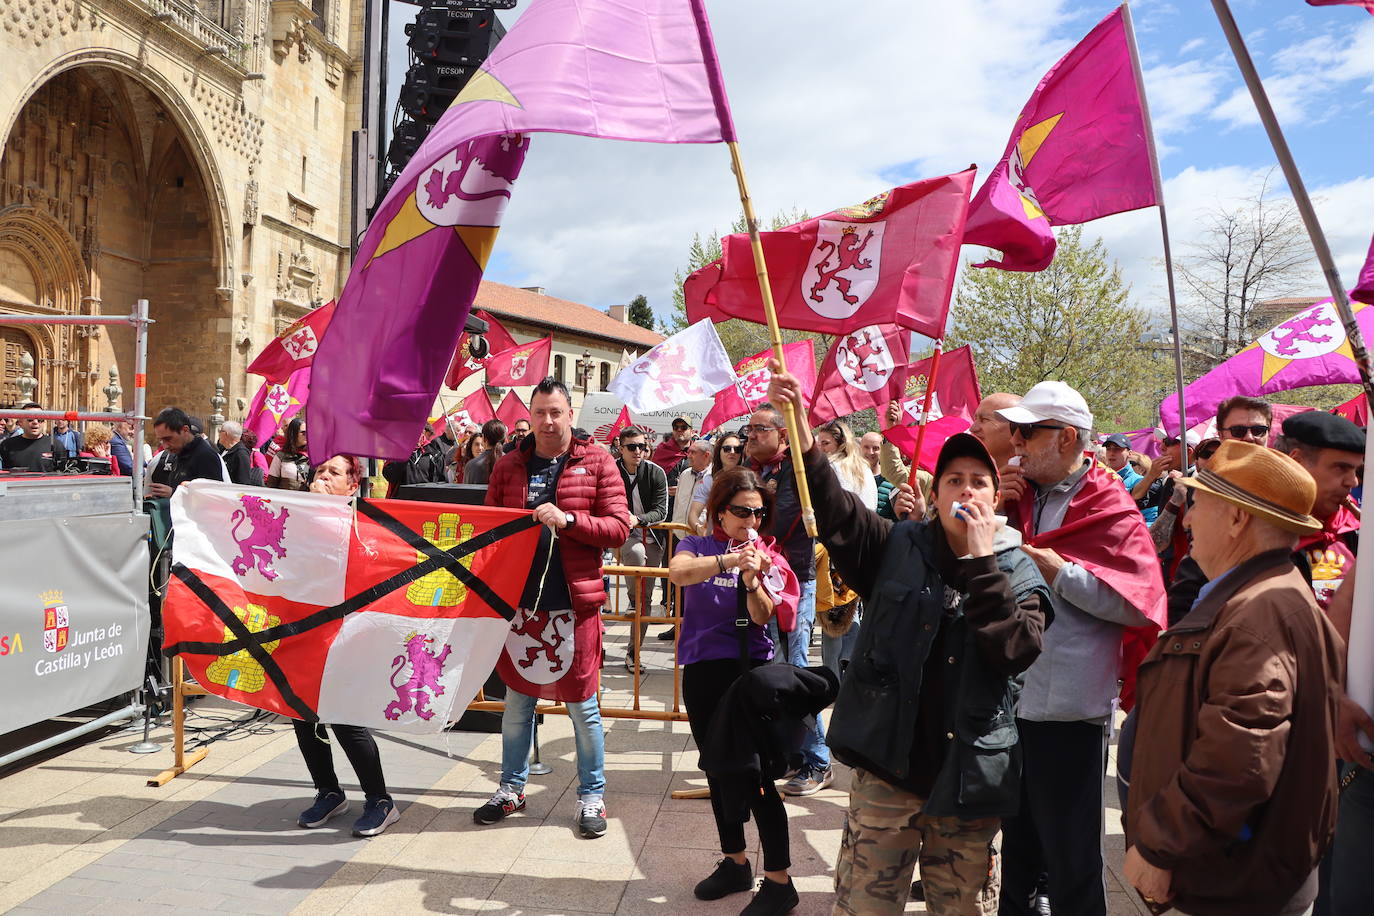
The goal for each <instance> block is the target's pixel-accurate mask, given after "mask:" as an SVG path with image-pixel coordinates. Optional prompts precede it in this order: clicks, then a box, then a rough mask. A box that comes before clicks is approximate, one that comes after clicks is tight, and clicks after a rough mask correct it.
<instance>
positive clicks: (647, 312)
mask: <svg viewBox="0 0 1374 916" xmlns="http://www.w3.org/2000/svg"><path fill="white" fill-rule="evenodd" d="M627 317H628V318H629V319H630V324H637V325H639V326H640V327H641V328H645V329H647V330H650V331H652V330H653V329H654V310H653V309H652V308H651V307H650V306H649V298H648V297H647V296H645V295H644V294H643V293H640V294H639V295H638V296H635V297H634V298H633V299H631V300H630V309H629V313H628V315H627Z"/></svg>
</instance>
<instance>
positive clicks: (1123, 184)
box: [964, 8, 1159, 270]
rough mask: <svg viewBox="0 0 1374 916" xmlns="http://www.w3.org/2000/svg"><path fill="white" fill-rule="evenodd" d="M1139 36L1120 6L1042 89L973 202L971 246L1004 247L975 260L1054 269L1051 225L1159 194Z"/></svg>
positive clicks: (1153, 199)
mask: <svg viewBox="0 0 1374 916" xmlns="http://www.w3.org/2000/svg"><path fill="white" fill-rule="evenodd" d="M1131 43H1132V37H1131V35H1130V33H1129V31H1128V30H1127V28H1126V20H1125V17H1124V15H1123V13H1122V8H1117V10H1116V11H1115V12H1113V13H1112V14H1111V15H1109V16H1108V17H1107V18H1106V19H1103V20H1102V21H1101V22H1099V23H1098V24H1097V26H1096V28H1094V29H1093V30H1092V31H1091V32H1089V33H1088V35H1087V37H1086V38H1084V39H1083V40H1082V41H1080V42H1079V43H1078V44H1077V45H1076V46H1075V47H1074V48H1073V50H1071V51H1069V53H1068V54H1065V55H1064V57H1063V58H1062V59H1061V60H1060V61H1059V63H1057V64H1055V65H1054V67H1053V68H1052V69H1051V70H1050V72H1049V73H1047V74H1045V78H1044V79H1042V80H1041V81H1040V85H1039V86H1036V87H1035V92H1033V93H1031V97H1030V100H1029V101H1027V102H1026V107H1024V108H1022V109H1021V116H1020V117H1019V118H1017V119H1016V126H1015V127H1014V128H1012V132H1011V140H1010V142H1008V143H1007V149H1006V152H1004V153H1003V154H1002V161H1001V162H999V163H997V166H996V167H995V168H994V169H993V170H992V172H991V173H990V174H989V175H988V179H987V181H985V182H983V186H982V187H981V188H979V189H978V193H977V194H976V195H974V197H973V202H972V203H971V204H969V208H968V223H967V225H966V226H965V228H964V244H965V245H987V246H988V247H989V248H996V249H997V250H998V251H1000V252H1002V259H1001V260H1000V261H997V260H989V261H985V262H983V263H982V264H977V265H975V266H977V267H1000V268H1002V269H1003V270H1044V269H1045V268H1046V267H1048V266H1049V264H1050V261H1052V260H1053V259H1054V250H1055V240H1054V233H1053V232H1052V231H1051V230H1050V227H1051V226H1066V225H1071V224H1074V223H1086V222H1088V221H1089V220H1094V219H1098V218H1100V217H1103V216H1110V215H1111V214H1113V213H1121V212H1123V211H1125V210H1138V209H1140V208H1141V207H1153V206H1154V205H1155V204H1157V203H1158V202H1159V191H1158V189H1157V188H1156V187H1155V180H1154V171H1153V166H1152V165H1151V157H1152V156H1153V155H1154V151H1153V150H1152V148H1151V144H1150V140H1149V132H1148V131H1147V130H1146V129H1145V108H1144V104H1143V102H1142V97H1143V92H1142V90H1141V87H1140V85H1139V84H1138V83H1137V82H1136V77H1135V68H1134V67H1133V66H1132V63H1131Z"/></svg>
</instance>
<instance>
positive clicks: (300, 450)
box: [267, 417, 310, 490]
mask: <svg viewBox="0 0 1374 916" xmlns="http://www.w3.org/2000/svg"><path fill="white" fill-rule="evenodd" d="M306 449H307V444H306V441H305V421H304V420H302V419H301V418H300V417H296V418H295V419H294V420H292V421H291V422H290V423H288V424H286V444H285V445H283V446H282V447H281V451H279V452H277V454H275V455H273V456H272V465H271V467H270V468H269V469H268V471H267V485H268V486H269V487H272V488H273V489H275V490H305V489H307V488H309V486H310V456H309V455H308V454H306Z"/></svg>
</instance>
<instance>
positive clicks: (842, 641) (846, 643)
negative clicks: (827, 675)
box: [821, 615, 860, 677]
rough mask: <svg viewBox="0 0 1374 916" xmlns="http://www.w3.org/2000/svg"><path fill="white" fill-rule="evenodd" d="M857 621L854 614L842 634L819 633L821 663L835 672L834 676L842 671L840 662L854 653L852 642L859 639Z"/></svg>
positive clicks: (847, 659)
mask: <svg viewBox="0 0 1374 916" xmlns="http://www.w3.org/2000/svg"><path fill="white" fill-rule="evenodd" d="M859 623H860V621H859V618H858V616H857V615H855V617H854V623H853V624H852V625H851V626H850V627H849V632H848V633H846V634H844V635H843V636H839V637H835V636H827V635H825V634H824V633H822V634H821V664H822V665H825V667H827V668H829V669H830V670H831V671H833V672H835V677H840V676H841V675H842V674H843V673H844V672H843V670H842V669H843V667H844V666H843V665H842V664H841V662H847V661H849V659H850V658H851V657H852V656H853V655H854V644H855V643H856V642H858V641H859Z"/></svg>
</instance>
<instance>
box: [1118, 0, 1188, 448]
mask: <svg viewBox="0 0 1374 916" xmlns="http://www.w3.org/2000/svg"><path fill="white" fill-rule="evenodd" d="M1121 12H1122V19H1123V20H1124V22H1125V23H1126V36H1127V38H1128V41H1127V45H1128V46H1129V47H1130V50H1131V67H1132V68H1133V69H1134V70H1135V84H1136V88H1137V89H1138V90H1139V92H1140V113H1141V114H1142V115H1143V116H1144V121H1145V140H1146V142H1147V143H1148V144H1149V148H1150V170H1151V172H1152V173H1153V175H1154V181H1155V200H1156V201H1157V203H1156V206H1158V207H1159V232H1160V236H1161V237H1162V238H1163V240H1164V277H1165V280H1166V281H1167V283H1168V287H1169V322H1170V329H1171V332H1172V333H1173V337H1174V384H1175V385H1177V386H1178V387H1177V394H1178V441H1179V443H1180V445H1179V450H1178V451H1179V455H1180V456H1181V457H1182V459H1183V466H1182V467H1181V468H1180V469H1179V470H1180V471H1181V472H1182V473H1184V474H1187V473H1188V407H1187V404H1186V402H1185V399H1184V395H1183V334H1182V329H1181V328H1180V327H1179V325H1178V294H1177V292H1176V291H1175V289H1174V255H1173V250H1172V248H1171V247H1170V245H1169V217H1168V215H1167V214H1166V213H1165V209H1164V182H1163V181H1161V180H1160V177H1159V155H1158V154H1157V153H1156V152H1155V128H1154V122H1152V121H1151V120H1150V102H1149V99H1147V98H1146V96H1145V78H1144V76H1143V74H1142V73H1141V69H1140V49H1139V48H1138V47H1136V42H1135V23H1134V22H1133V21H1132V20H1131V5H1130V3H1123V4H1121Z"/></svg>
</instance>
